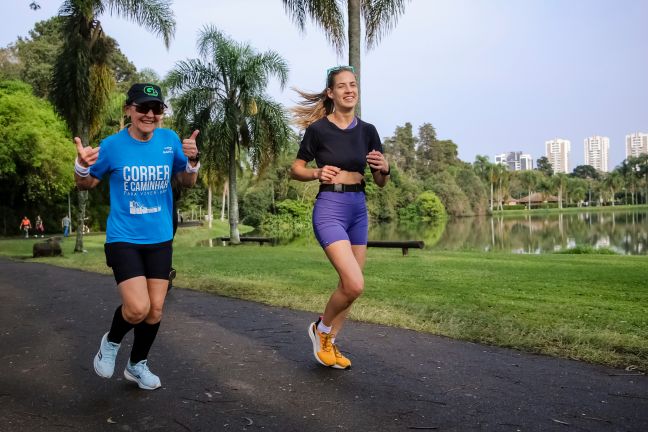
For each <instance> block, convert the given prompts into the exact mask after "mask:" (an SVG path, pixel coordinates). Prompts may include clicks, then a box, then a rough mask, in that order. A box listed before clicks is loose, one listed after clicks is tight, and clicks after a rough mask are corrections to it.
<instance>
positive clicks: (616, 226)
mask: <svg viewBox="0 0 648 432" xmlns="http://www.w3.org/2000/svg"><path fill="white" fill-rule="evenodd" d="M369 238H370V239H371V240H424V241H425V245H426V249H437V250H479V251H493V250H496V251H508V252H513V253H525V254H540V253H548V252H554V251H559V250H564V249H568V248H572V247H574V246H576V245H578V246H586V245H589V246H592V247H595V248H600V247H606V248H609V249H611V250H614V251H616V252H617V253H620V254H624V255H647V254H648V211H646V210H640V211H604V212H582V213H564V214H548V215H542V216H518V217H516V216H506V217H503V216H493V217H471V218H457V219H451V220H449V221H448V222H447V224H446V225H445V227H444V226H439V225H436V226H423V225H419V226H417V227H406V226H402V225H396V224H374V225H373V226H371V227H370V232H369Z"/></svg>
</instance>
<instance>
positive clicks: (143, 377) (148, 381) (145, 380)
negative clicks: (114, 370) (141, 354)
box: [124, 360, 162, 390]
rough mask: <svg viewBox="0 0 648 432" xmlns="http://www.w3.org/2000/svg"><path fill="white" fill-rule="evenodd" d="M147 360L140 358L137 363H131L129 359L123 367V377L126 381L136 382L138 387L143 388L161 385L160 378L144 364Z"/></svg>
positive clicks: (151, 388) (154, 387)
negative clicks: (124, 367)
mask: <svg viewBox="0 0 648 432" xmlns="http://www.w3.org/2000/svg"><path fill="white" fill-rule="evenodd" d="M146 362H147V360H142V361H140V362H138V363H135V364H132V363H131V362H130V360H129V361H128V363H127V364H126V369H124V377H126V379H127V380H128V381H133V382H135V383H137V385H138V386H139V388H141V389H144V390H155V389H156V388H158V387H161V386H162V383H161V382H160V378H159V377H158V376H157V375H155V374H154V373H153V372H151V371H150V370H149V368H148V365H147V364H146Z"/></svg>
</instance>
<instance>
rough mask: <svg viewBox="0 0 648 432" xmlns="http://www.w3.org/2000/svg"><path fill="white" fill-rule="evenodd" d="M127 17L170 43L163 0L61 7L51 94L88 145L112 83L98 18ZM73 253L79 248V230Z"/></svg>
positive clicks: (82, 194) (170, 24)
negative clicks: (60, 39)
mask: <svg viewBox="0 0 648 432" xmlns="http://www.w3.org/2000/svg"><path fill="white" fill-rule="evenodd" d="M106 9H108V10H110V12H111V13H113V14H116V15H121V16H123V17H126V18H128V19H131V20H132V21H134V22H135V23H137V24H139V25H142V26H144V27H146V28H147V29H149V30H150V31H152V32H153V33H155V34H158V35H160V36H162V38H163V40H164V43H165V45H166V46H167V47H168V46H169V42H170V40H171V37H172V35H173V32H174V29H175V20H174V18H173V13H172V11H171V7H170V4H169V3H168V1H166V0H148V1H145V2H133V1H129V0H65V1H64V2H63V5H62V6H61V8H60V10H59V17H60V18H61V20H62V28H63V45H62V48H61V50H60V51H59V54H58V56H57V58H56V62H55V65H54V73H53V80H52V88H51V99H52V101H53V102H54V105H55V106H56V108H57V110H58V112H59V113H60V115H61V116H62V117H63V118H64V119H65V121H66V122H67V124H68V127H69V128H70V130H71V131H72V134H73V135H74V136H78V137H79V138H81V142H83V144H84V145H89V144H90V140H91V138H92V137H93V135H94V134H95V133H96V132H97V131H98V129H99V126H100V119H101V117H102V113H103V111H104V109H105V107H106V104H107V102H108V98H109V95H110V92H111V90H112V89H113V87H114V78H113V76H112V72H111V69H110V54H111V53H112V52H114V50H115V44H114V43H112V41H111V40H110V39H109V38H108V37H107V36H106V34H105V33H104V31H103V28H102V26H101V21H100V20H99V17H100V16H101V15H102V14H103V13H104V12H105V11H106ZM86 200H87V191H79V215H78V222H79V224H80V225H82V224H83V219H84V216H85V205H86ZM74 251H75V252H82V251H83V234H82V230H77V238H76V245H75V248H74Z"/></svg>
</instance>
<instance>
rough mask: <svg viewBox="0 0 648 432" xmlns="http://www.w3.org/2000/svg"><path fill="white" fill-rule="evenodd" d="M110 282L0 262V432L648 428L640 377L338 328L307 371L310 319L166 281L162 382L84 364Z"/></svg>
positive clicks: (109, 310) (376, 330)
mask: <svg viewBox="0 0 648 432" xmlns="http://www.w3.org/2000/svg"><path fill="white" fill-rule="evenodd" d="M117 299H118V297H117V293H116V290H115V287H114V281H113V279H112V277H109V276H105V275H99V274H93V273H87V272H83V271H78V270H69V269H62V268H57V267H53V266H49V265H44V264H37V263H30V262H14V261H7V260H4V259H0V331H1V335H0V431H4V432H13V431H30V432H31V431H145V430H159V431H242V430H247V431H259V430H265V431H412V430H433V431H460V432H463V431H504V432H506V431H543V432H544V431H606V432H607V431H636V432H646V431H648V377H646V376H642V375H636V374H633V372H631V371H630V372H628V371H624V370H615V369H609V368H606V367H602V366H595V365H590V364H585V363H581V362H576V361H570V360H562V359H555V358H550V357H544V356H538V355H530V354H523V353H520V352H517V351H513V350H508V349H500V348H493V347H489V346H484V345H479V344H472V343H466V342H459V341H455V340H451V339H447V338H443V337H437V336H432V335H429V334H422V333H417V332H413V331H408V330H401V329H396V328H391V327H384V326H377V325H369V324H362V323H356V322H350V323H349V324H348V326H347V328H346V330H345V333H344V335H343V338H344V339H343V340H341V341H340V342H341V343H342V346H343V348H352V350H353V356H352V358H353V361H354V366H353V369H351V370H348V371H339V370H334V369H329V368H324V367H321V366H319V365H317V364H316V363H315V362H314V360H313V358H312V351H311V346H310V341H309V339H308V337H307V334H306V328H307V326H308V323H309V321H310V320H312V319H313V316H312V314H307V313H303V312H296V311H292V310H287V309H280V308H275V307H268V306H264V305H261V304H257V303H252V302H246V301H240V300H235V299H229V298H224V297H218V296H214V295H209V294H204V293H199V292H194V291H191V290H184V289H178V288H174V290H173V291H171V293H170V295H169V298H168V301H167V306H166V312H165V318H164V320H163V322H162V326H161V328H160V332H159V334H158V339H157V342H156V344H155V345H154V346H153V349H152V351H151V355H150V358H149V361H150V365H151V369H152V370H153V371H154V372H156V373H157V374H158V375H159V376H160V378H161V380H162V388H160V389H158V390H155V391H145V390H139V389H138V388H137V386H136V385H134V384H133V383H131V382H128V381H126V380H125V379H124V378H123V375H122V371H123V367H124V364H125V362H126V361H127V356H128V353H129V351H130V343H131V341H132V334H129V335H127V336H126V339H125V340H124V344H123V345H122V350H121V351H120V353H119V356H118V359H117V362H118V363H117V368H116V371H115V375H114V376H113V377H112V378H111V379H108V380H107V379H102V378H99V377H98V376H96V375H95V373H94V370H93V368H92V358H93V356H94V354H95V352H96V350H97V348H98V344H99V340H100V338H101V335H102V334H103V333H104V332H105V331H107V329H108V326H109V323H110V320H111V318H112V315H113V312H114V309H115V307H116V306H117V301H118V300H117Z"/></svg>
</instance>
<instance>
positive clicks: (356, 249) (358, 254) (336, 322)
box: [331, 245, 367, 337]
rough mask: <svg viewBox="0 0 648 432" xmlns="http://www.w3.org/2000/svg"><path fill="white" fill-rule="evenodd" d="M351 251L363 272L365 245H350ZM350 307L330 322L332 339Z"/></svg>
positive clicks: (339, 286) (365, 254) (365, 253)
mask: <svg viewBox="0 0 648 432" xmlns="http://www.w3.org/2000/svg"><path fill="white" fill-rule="evenodd" d="M351 250H352V251H353V256H354V257H355V259H356V262H357V263H358V265H359V266H360V271H363V270H364V265H365V261H366V259H367V246H366V245H351ZM341 285H342V282H341V281H340V282H338V288H337V289H338V290H339V289H341ZM351 306H352V305H349V306H348V307H347V308H346V309H344V310H343V311H342V312H340V313H338V314H337V316H335V318H333V320H332V324H331V327H332V328H331V334H332V335H333V337H335V335H337V334H339V333H340V331H341V330H342V326H343V325H344V322H345V321H346V318H347V315H348V314H349V312H350V311H351Z"/></svg>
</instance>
